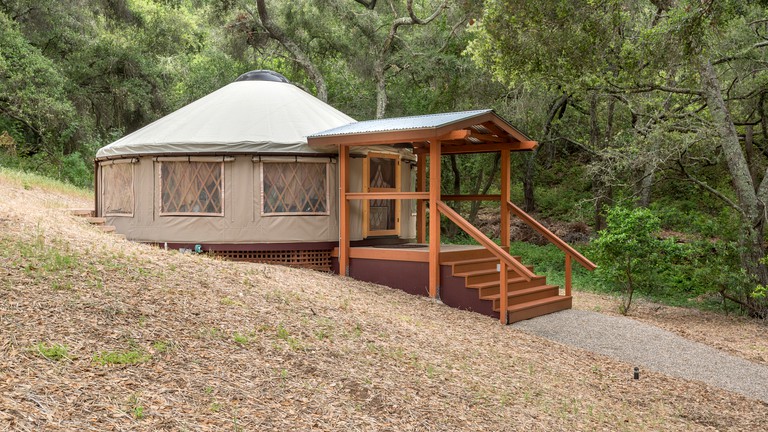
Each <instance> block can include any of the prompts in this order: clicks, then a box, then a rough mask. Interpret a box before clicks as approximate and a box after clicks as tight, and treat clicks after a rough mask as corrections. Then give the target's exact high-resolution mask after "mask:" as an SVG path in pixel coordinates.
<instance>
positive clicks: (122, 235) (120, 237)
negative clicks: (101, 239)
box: [112, 232, 126, 240]
mask: <svg viewBox="0 0 768 432" xmlns="http://www.w3.org/2000/svg"><path fill="white" fill-rule="evenodd" d="M112 236H113V237H115V238H118V239H120V240H125V239H126V237H125V234H118V233H116V232H113V233H112Z"/></svg>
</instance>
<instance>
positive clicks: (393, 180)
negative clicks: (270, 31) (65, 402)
mask: <svg viewBox="0 0 768 432" xmlns="http://www.w3.org/2000/svg"><path fill="white" fill-rule="evenodd" d="M354 122H355V120H354V119H353V118H351V117H349V116H347V115H346V114H344V113H342V112H341V111H339V110H337V109H335V108H333V107H331V106H330V105H328V104H326V103H324V102H322V101H320V100H319V99H317V98H315V97H314V96H312V95H310V94H308V93H306V92H305V91H303V90H301V89H300V88H298V87H296V86H295V85H293V84H291V83H290V82H289V81H288V80H287V79H286V78H285V77H284V76H282V75H280V74H278V73H276V72H272V71H252V72H249V73H246V74H243V75H241V76H240V77H239V78H237V79H236V80H235V81H234V82H232V83H231V84H229V85H226V86H224V87H223V88H221V89H219V90H217V91H215V92H213V93H211V94H209V95H207V96H205V97H203V98H201V99H199V100H197V101H195V102H192V103H191V104H189V105H187V106H184V107H183V108H181V109H179V110H177V111H175V112H173V113H171V114H169V115H167V116H165V117H163V118H161V119H159V120H157V121H155V122H154V123H151V124H149V125H147V126H145V127H144V128H142V129H140V130H138V131H136V132H133V133H131V134H129V135H127V136H125V137H123V138H121V139H119V140H117V141H115V142H113V143H111V144H109V145H107V146H105V147H103V148H101V149H100V150H99V151H98V152H97V155H96V215H97V216H100V217H104V218H106V221H107V224H109V225H113V226H114V227H115V228H116V231H117V232H118V233H121V234H124V235H125V236H126V237H127V238H128V239H129V240H133V241H138V242H146V243H152V244H156V245H159V246H161V247H166V248H169V249H170V248H174V249H182V250H191V251H197V252H202V251H205V252H210V253H214V254H217V255H221V256H224V257H228V258H232V259H241V260H249V261H262V262H273V263H282V264H291V265H302V266H307V267H314V268H323V269H328V268H330V262H331V261H330V260H331V258H330V254H331V250H332V249H333V247H335V246H337V245H338V241H339V216H338V208H339V206H338V193H339V188H338V170H337V159H338V147H337V146H333V145H331V146H326V147H317V146H315V147H310V146H309V145H308V144H307V136H310V135H312V134H315V133H318V132H321V131H325V130H329V129H333V128H337V127H340V126H343V125H348V124H351V123H354ZM414 161H415V157H414V155H413V153H412V152H411V151H410V150H408V149H402V148H396V147H392V146H380V147H377V146H371V147H356V148H355V149H354V151H353V154H352V155H351V163H350V167H349V177H350V179H349V184H350V190H352V191H354V190H358V191H360V190H361V189H362V188H363V187H364V185H365V187H368V188H380V189H384V190H385V189H386V188H388V187H392V188H394V187H397V188H398V190H401V191H411V190H412V187H413V186H412V185H413V182H414V180H413V177H414V176H413V173H412V170H413V165H414ZM364 175H365V179H363V176H364ZM364 203H365V209H363V205H364ZM409 203H410V202H409V201H404V202H402V203H401V202H400V201H396V200H391V201H390V200H382V201H381V202H373V201H365V202H363V201H357V202H355V203H352V204H351V208H350V214H351V215H353V216H352V217H350V238H351V240H355V241H361V240H364V239H377V238H379V239H389V240H390V241H392V240H401V241H402V239H411V238H413V237H414V236H415V216H414V214H415V213H414V212H415V210H414V208H412V207H413V205H411V204H409ZM364 214H365V217H363V215H364ZM355 215H356V217H355Z"/></svg>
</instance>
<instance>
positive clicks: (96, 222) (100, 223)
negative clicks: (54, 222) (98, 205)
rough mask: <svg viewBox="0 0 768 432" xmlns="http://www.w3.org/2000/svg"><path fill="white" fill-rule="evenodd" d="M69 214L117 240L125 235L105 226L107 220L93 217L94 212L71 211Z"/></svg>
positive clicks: (88, 210) (111, 226)
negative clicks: (80, 218)
mask: <svg viewBox="0 0 768 432" xmlns="http://www.w3.org/2000/svg"><path fill="white" fill-rule="evenodd" d="M69 212H70V214H72V215H74V216H79V217H83V218H85V220H86V221H88V223H89V224H91V225H93V226H95V227H96V228H97V229H99V230H100V231H102V232H105V233H108V234H112V235H114V236H115V237H117V238H121V239H125V234H118V233H116V232H115V227H114V226H113V225H107V219H106V218H103V217H95V216H94V215H93V214H94V211H93V210H91V209H71V210H70V211H69Z"/></svg>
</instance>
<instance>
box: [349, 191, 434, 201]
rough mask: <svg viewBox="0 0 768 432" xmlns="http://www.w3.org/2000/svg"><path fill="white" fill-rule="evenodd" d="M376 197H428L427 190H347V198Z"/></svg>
mask: <svg viewBox="0 0 768 432" xmlns="http://www.w3.org/2000/svg"><path fill="white" fill-rule="evenodd" d="M359 199H368V200H377V199H387V200H389V199H394V200H404V199H429V192H348V193H347V200H359Z"/></svg>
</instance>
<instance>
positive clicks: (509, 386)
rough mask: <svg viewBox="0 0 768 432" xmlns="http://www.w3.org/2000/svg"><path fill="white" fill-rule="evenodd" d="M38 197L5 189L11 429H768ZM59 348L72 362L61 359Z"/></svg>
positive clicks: (693, 395) (564, 355)
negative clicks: (172, 247)
mask: <svg viewBox="0 0 768 432" xmlns="http://www.w3.org/2000/svg"><path fill="white" fill-rule="evenodd" d="M22 186H23V185H22V184H21V183H20V182H19V181H17V180H13V179H8V178H7V177H3V176H2V175H0V430H5V429H9V430H384V431H386V430H391V431H407V430H439V431H455V430H477V431H480V430H486V431H487V430H548V431H549V430H609V431H614V430H712V429H718V430H758V429H760V428H762V427H763V426H764V421H765V418H766V415H768V405H766V404H764V403H761V402H757V401H754V400H749V399H747V398H745V397H742V396H738V395H735V394H731V393H728V392H725V391H720V390H718V389H714V388H710V387H707V386H705V385H703V384H699V383H695V382H687V381H684V380H680V379H673V378H670V377H668V376H664V375H660V374H645V375H644V376H643V378H642V379H641V380H639V381H633V380H631V379H630V377H631V370H632V365H628V364H622V363H620V362H616V361H612V360H610V359H608V358H606V357H603V356H600V355H596V354H592V353H589V352H585V351H580V350H576V349H572V348H568V347H565V346H562V345H559V344H556V343H552V342H549V341H547V340H544V339H540V338H536V337H533V336H530V335H526V334H524V333H522V332H520V331H517V330H515V329H512V328H510V327H501V326H499V325H498V322H497V321H496V320H492V319H490V318H487V317H484V316H481V315H478V314H473V313H468V312H462V311H457V310H454V309H451V308H448V307H446V306H443V305H441V304H438V303H435V302H431V301H428V300H425V299H422V298H417V297H413V296H409V295H406V294H404V293H401V292H399V291H395V290H390V289H387V288H384V287H380V286H376V285H372V284H367V283H362V282H358V281H354V280H351V279H347V278H341V277H337V276H333V275H329V274H321V273H317V272H312V271H305V270H296V269H289V268H283V267H277V266H267V265H258V264H237V263H229V262H222V261H216V260H211V259H208V258H205V257H200V256H192V255H181V254H178V253H175V252H165V251H161V250H157V249H153V248H150V247H147V246H142V245H138V244H134V243H130V242H127V241H122V240H115V239H114V238H113V237H111V236H110V235H107V234H102V233H100V232H97V231H96V230H95V229H93V228H91V227H90V226H88V225H87V224H86V223H85V222H84V221H82V220H79V219H77V218H76V217H72V216H69V215H67V214H66V212H65V211H64V209H65V208H68V207H82V206H87V205H88V204H89V201H88V200H87V199H86V198H82V197H75V196H72V195H69V194H65V193H62V192H55V191H50V190H47V189H41V188H39V187H37V186H34V185H32V186H29V185H27V187H26V188H25V187H22ZM55 344H62V345H65V346H66V347H67V350H66V356H65V357H64V358H62V359H60V360H51V359H48V358H46V357H44V356H43V353H46V354H47V355H48V356H49V357H54V356H53V355H52V354H51V352H50V351H49V350H48V348H50V347H51V346H54V345H55ZM101 363H106V364H101ZM120 363H122V364H120Z"/></svg>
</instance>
